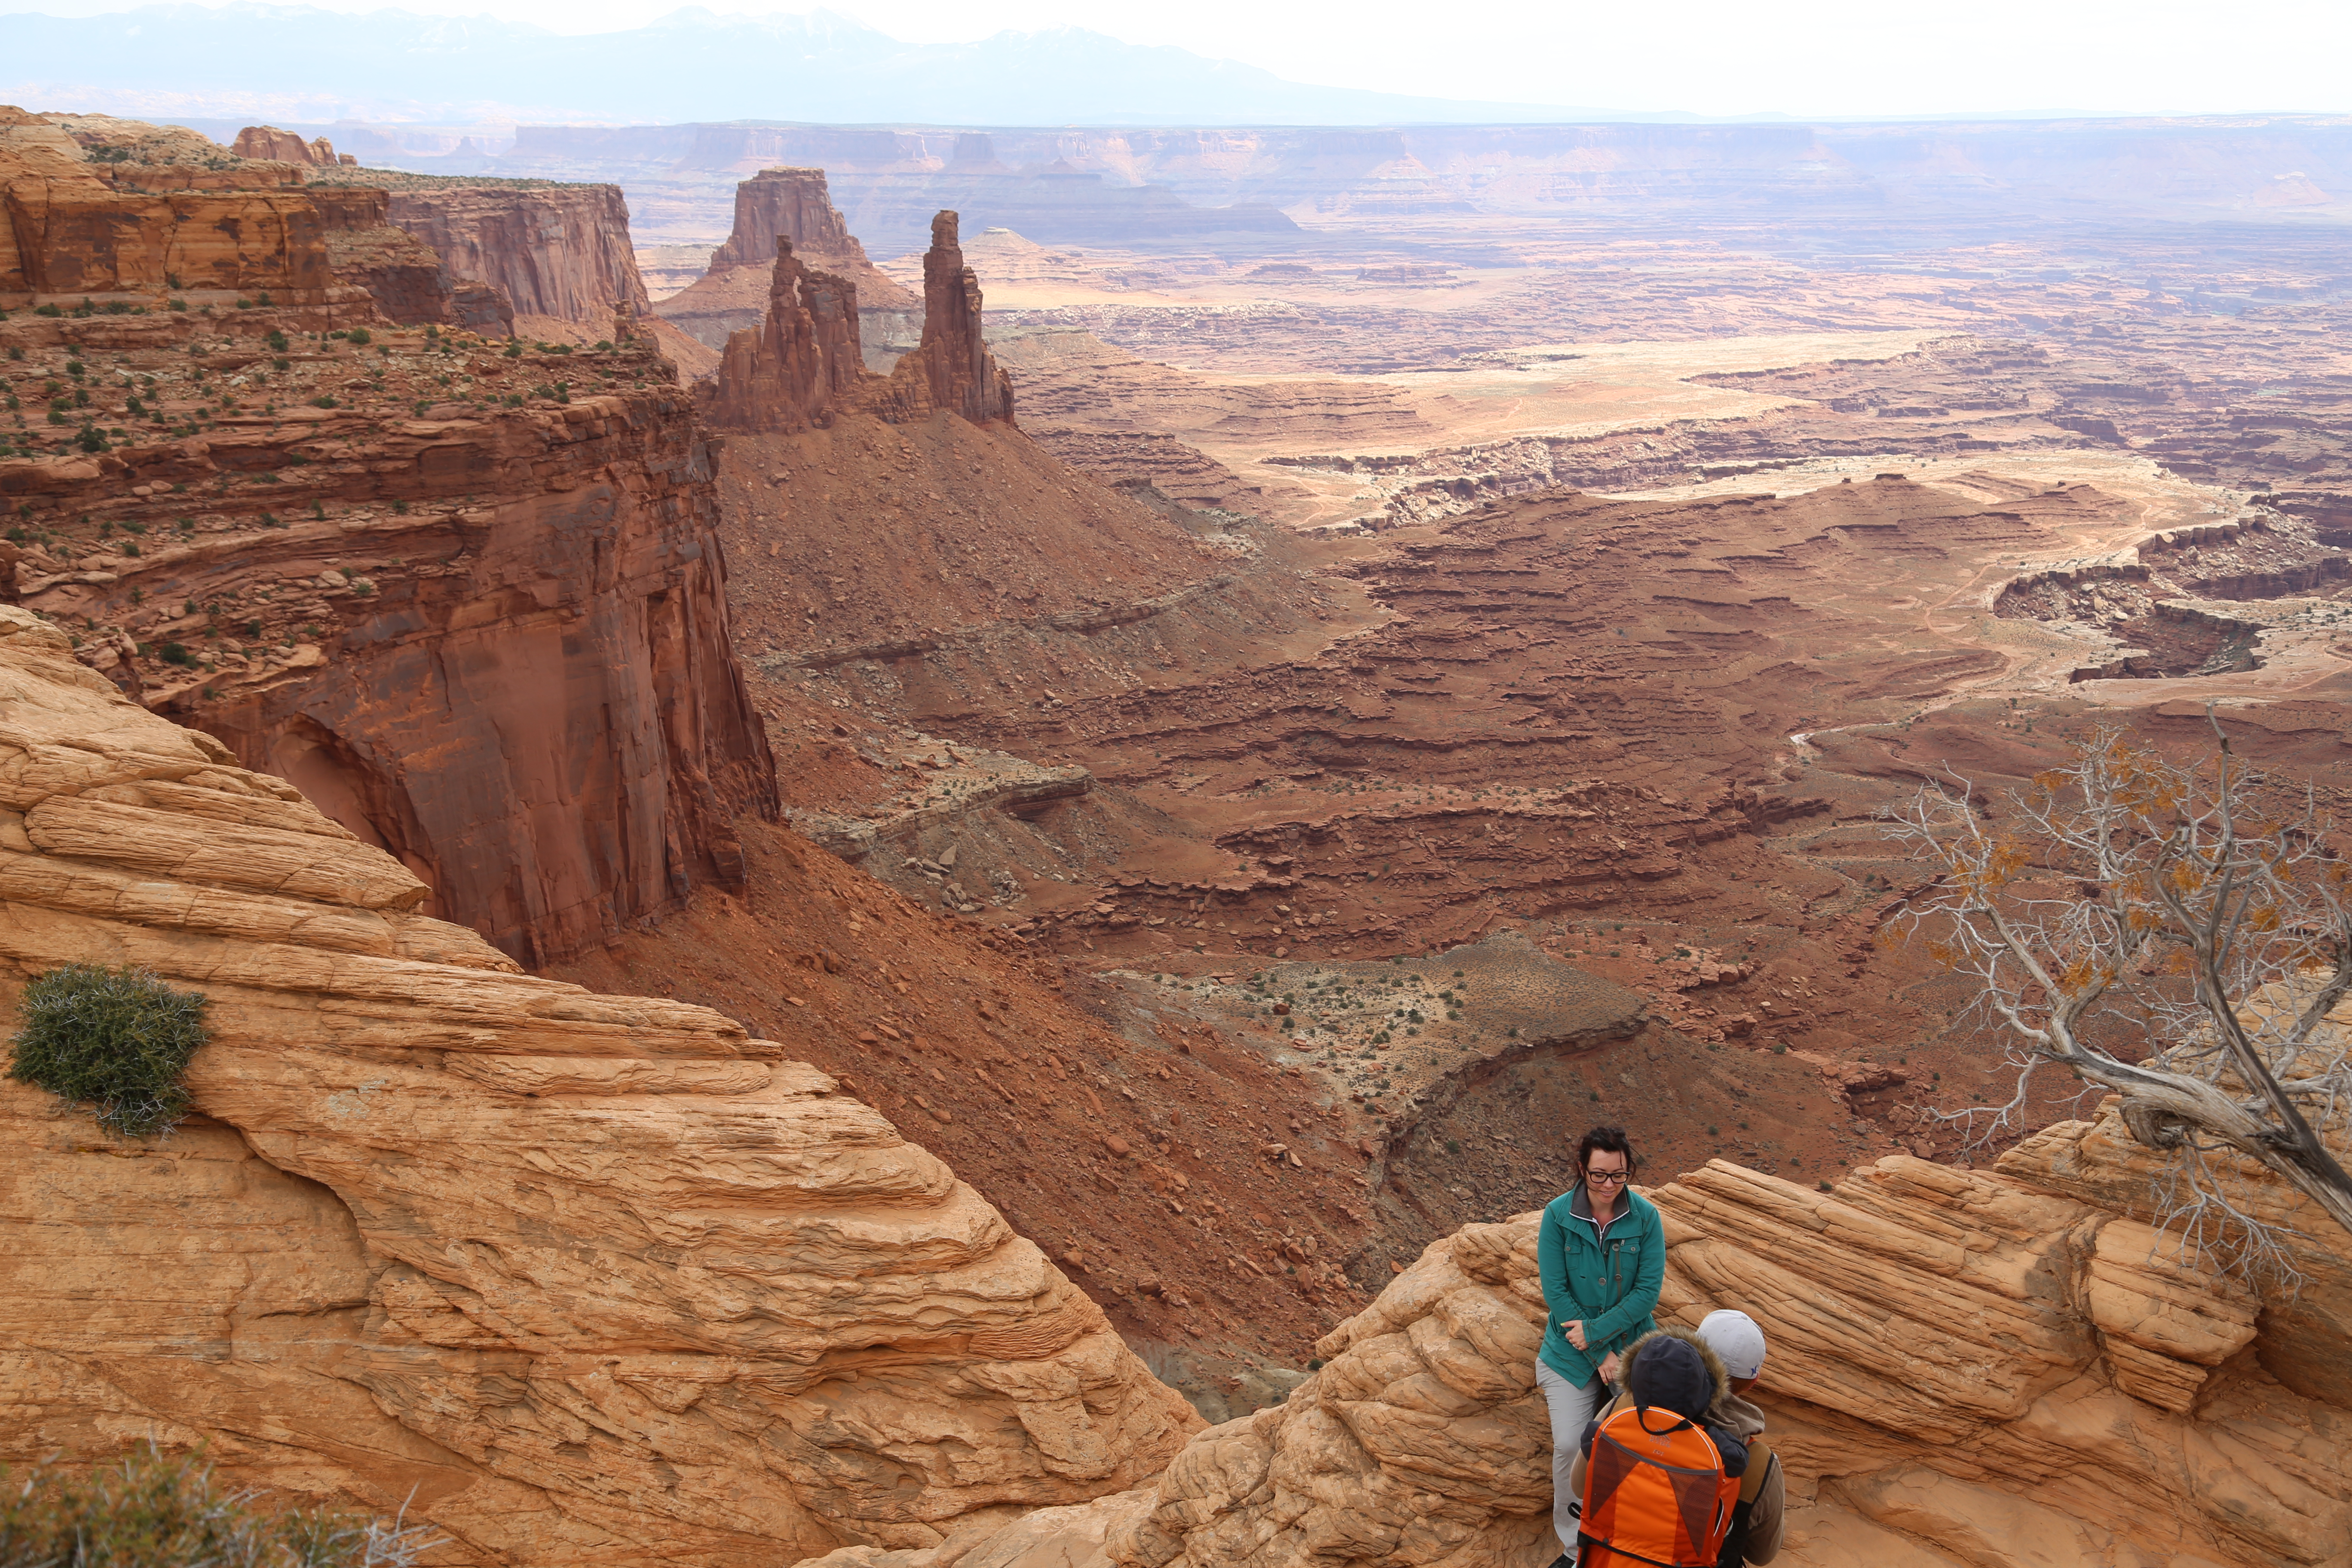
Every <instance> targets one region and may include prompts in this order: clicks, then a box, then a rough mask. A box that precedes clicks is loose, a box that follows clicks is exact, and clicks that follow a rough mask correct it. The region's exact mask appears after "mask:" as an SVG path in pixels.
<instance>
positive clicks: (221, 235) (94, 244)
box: [0, 105, 363, 310]
mask: <svg viewBox="0 0 2352 1568" xmlns="http://www.w3.org/2000/svg"><path fill="white" fill-rule="evenodd" d="M142 129H152V128H142ZM183 134H184V135H190V136H191V137H192V139H193V140H195V141H202V139H201V138H193V136H192V133H185V132H184V133H183ZM205 145H206V146H210V143H209V142H206V143H205ZM217 151H218V149H215V152H217ZM89 152H90V149H89V147H87V146H86V144H85V142H83V141H82V140H80V139H78V138H77V136H76V135H75V133H74V132H72V131H71V130H69V129H68V128H67V127H66V126H64V125H61V124H59V123H58V122H57V121H56V120H55V119H53V118H52V117H49V116H44V115H34V114H27V113H26V112H25V111H24V110H19V109H13V108H9V107H7V106H5V105H0V187H5V223H0V310H14V309H19V308H22V307H23V306H26V305H29V304H32V303H34V302H35V300H37V299H46V298H47V297H48V296H53V295H55V296H70V297H73V298H75V299H76V300H78V299H79V296H81V295H84V294H91V295H96V294H110V293H115V292H121V291H129V292H133V293H138V294H142V295H160V294H162V293H163V291H164V290H166V289H181V288H185V289H218V290H226V291H234V292H237V293H243V292H247V291H259V290H265V289H266V290H269V291H271V292H272V293H273V294H278V295H282V296H284V297H285V298H286V300H287V302H288V303H289V304H291V303H297V302H299V303H302V304H307V305H321V304H326V303H329V302H330V300H331V294H332V291H333V290H334V289H336V288H337V286H338V280H337V279H336V278H335V277H334V275H333V272H332V270H331V268H330V266H329V261H328V256H327V250H326V247H325V245H324V243H323V240H322V236H323V233H324V229H325V222H324V219H323V218H322V216H321V215H320V212H319V210H318V207H317V206H316V205H315V204H313V203H312V202H311V201H310V199H309V198H308V197H307V196H305V195H303V194H302V193H301V192H300V191H299V189H296V188H294V187H295V186H296V185H298V184H299V181H300V178H301V174H300V171H299V170H296V169H293V168H289V167H288V166H286V165H283V164H278V163H263V164H247V165H244V166H243V167H239V168H232V169H226V170H219V169H212V168H207V167H205V165H204V164H203V163H197V162H195V161H194V160H193V159H192V158H189V159H182V160H177V161H173V162H168V163H129V162H125V163H105V162H94V161H92V159H91V158H90V156H89ZM341 298H342V299H348V298H349V295H348V294H345V295H343V296H341ZM362 298H363V296H362ZM159 303H160V301H159Z"/></svg>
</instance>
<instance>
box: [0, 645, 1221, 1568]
mask: <svg viewBox="0 0 2352 1568" xmlns="http://www.w3.org/2000/svg"><path fill="white" fill-rule="evenodd" d="M0 777H5V792H6V795H7V798H8V803H9V810H10V813H11V815H10V816H8V817H6V818H5V820H0V845H4V846H5V847H0V887H5V904H0V963H5V966H6V973H7V975H8V977H9V978H10V979H11V980H12V981H16V982H21V980H22V979H23V978H25V977H26V976H29V975H31V974H33V973H39V972H41V971H43V970H46V969H47V968H50V967H52V966H53V965H55V964H58V963H67V962H85V963H108V964H114V963H135V964H139V965H142V966H143V967H146V968H148V969H151V970H152V971H154V972H155V973H157V974H159V975H160V976H162V977H163V979H165V980H166V981H167V982H169V983H171V984H175V985H179V986H184V987H189V988H193V989H197V990H201V991H203V992H204V993H205V994H206V995H207V996H208V997H209V998H210V999H211V1000H210V1006H209V1007H208V1009H207V1018H208V1020H209V1023H210V1025H211V1026H212V1029H213V1041H212V1043H211V1044H210V1045H208V1046H207V1047H205V1049H204V1050H202V1051H201V1052H199V1053H198V1055H197V1056H196V1058H195V1059H194V1062H193V1064H192V1065H191V1068H190V1070H189V1074H188V1081H189V1084H190V1087H191V1089H193V1090H194V1097H195V1104H196V1107H197V1110H198V1111H199V1112H200V1114H199V1115H198V1116H196V1117H194V1119H192V1120H191V1121H190V1122H189V1123H188V1124H186V1125H185V1126H184V1127H183V1128H182V1129H180V1130H179V1131H176V1132H174V1133H173V1134H172V1135H171V1136H168V1137H165V1138H162V1139H159V1140H154V1141H151V1142H146V1143H124V1142H113V1141H110V1140H108V1139H106V1138H104V1137H103V1136H101V1135H100V1133H99V1132H98V1131H96V1129H95V1128H94V1127H93V1126H92V1124H91V1123H90V1121H89V1117H88V1115H87V1113H86V1112H83V1111H80V1110H75V1109H73V1108H70V1107H67V1106H64V1105H62V1104H60V1103H59V1102H57V1101H55V1100H52V1099H51V1098H50V1097H49V1096H47V1095H46V1094H43V1093H41V1092H39V1091H37V1090H35V1089H31V1088H29V1087H27V1086H25V1085H22V1084H16V1083H7V1084H5V1085H0V1149H5V1157H0V1235H4V1236H5V1247H0V1389H5V1394H0V1458H5V1460H7V1461H9V1462H12V1463H13V1462H18V1461H22V1460H26V1459H31V1458H37V1457H44V1456H47V1455H50V1454H57V1455H59V1456H62V1457H64V1458H67V1459H68V1460H74V1461H86V1460H95V1459H99V1458H104V1457H106V1456H108V1455H110V1454H112V1453H114V1452H116V1451H118V1450H119V1449H120V1448H121V1447H122V1446H123V1445H124V1444H126V1443H128V1442H131V1441H133V1440H136V1439H138V1438H140V1437H142V1436H148V1435H151V1434H152V1435H153V1436H155V1437H156V1438H157V1439H158V1440H159V1441H161V1442H163V1443H164V1444H165V1445H167V1446H170V1447H184V1446H192V1445H194V1444H196V1443H199V1442H202V1443H205V1444H208V1445H209V1446H210V1451H211V1453H212V1455H213V1456H214V1458H215V1459H216V1460H217V1461H218V1462H219V1463H220V1464H221V1465H222V1467H223V1468H225V1469H226V1471H227V1472H228V1474H230V1475H231V1476H233V1477H234V1478H235V1479H237V1480H239V1481H241V1482H248V1483H257V1484H264V1485H268V1486H272V1487H276V1488H279V1489H284V1490H286V1491H288V1492H290V1493H293V1494H297V1495H305V1496H310V1497H323V1498H332V1499H336V1500H341V1501H344V1502H346V1503H352V1504H356V1505H358V1506H361V1507H365V1508H369V1509H373V1510H383V1511H391V1510H395V1509H398V1508H400V1507H402V1506H403V1504H404V1503H405V1504H406V1505H407V1507H408V1510H409V1516H410V1518H411V1519H412V1520H413V1521H421V1522H424V1523H425V1524H428V1525H429V1526H430V1527H432V1528H433V1529H434V1530H436V1531H439V1532H441V1533H442V1534H444V1535H446V1537H447V1538H448V1543H447V1545H446V1547H445V1548H443V1549H442V1552H441V1553H440V1554H441V1556H442V1557H443V1558H445V1559H446V1560H447V1561H450V1562H467V1563H517V1564H521V1563H549V1562H556V1561H572V1560H588V1559H593V1560H595V1561H598V1562H603V1563H654V1562H662V1563H709V1564H730V1565H732V1564H741V1565H743V1568H751V1565H752V1564H754V1563H757V1564H761V1565H766V1564H772V1563H779V1562H784V1563H790V1562H794V1561H797V1560H799V1559H801V1558H803V1557H807V1556H812V1555H816V1554H820V1553H823V1552H829V1551H831V1550H833V1549H835V1548H836V1547H840V1546H844V1545H858V1544H862V1545H867V1546H871V1547H874V1548H877V1549H890V1550H900V1551H907V1550H921V1549H929V1548H932V1547H936V1546H938V1545H939V1544H940V1543H941V1542H945V1541H946V1540H948V1539H949V1538H950V1536H951V1535H952V1534H954V1533H955V1532H956V1531H958V1530H959V1529H960V1528H963V1521H966V1520H967V1519H970V1520H971V1521H974V1522H986V1523H990V1524H993V1523H995V1522H999V1521H1001V1519H1002V1518H1003V1516H1005V1515H1007V1514H1010V1513H1013V1512H1015V1511H1022V1510H1031V1509H1036V1508H1054V1507H1059V1506H1064V1505H1073V1504H1079V1503H1083V1502H1086V1501H1087V1500H1091V1499H1093V1498H1095V1497H1097V1496H1099V1495H1102V1494H1105V1493H1118V1492H1120V1491H1121V1490H1122V1489H1129V1488H1132V1487H1133V1486H1135V1485H1136V1484H1137V1483H1138V1482H1139V1481H1140V1480H1141V1479H1144V1478H1146V1477H1148V1476H1150V1474H1152V1473H1153V1472H1155V1471H1156V1470H1158V1469H1159V1468H1160V1466H1161V1465H1162V1464H1163V1463H1164V1462H1165V1461H1166V1459H1167V1458H1168V1456H1169V1455H1171V1453H1173V1452H1174V1451H1175V1449H1176V1447H1177V1446H1178V1445H1179V1444H1180V1443H1181V1441H1182V1439H1183V1437H1184V1436H1186V1435H1187V1434H1188V1433H1189V1432H1190V1431H1191V1430H1192V1429H1194V1428H1195V1427H1197V1426H1199V1420H1198V1417H1196V1416H1194V1415H1192V1412H1191V1411H1190V1409H1189V1408H1188V1407H1186V1406H1185V1405H1184V1404H1183V1403H1182V1401H1181V1399H1180V1398H1178V1396H1177V1395H1176V1394H1174V1393H1173V1392H1172V1391H1171V1390H1169V1389H1167V1388H1165V1387H1163V1386H1162V1385H1160V1384H1159V1383H1157V1382H1156V1381H1155V1380H1153V1379H1152V1378H1151V1376H1150V1374H1149V1373H1148V1372H1146V1370H1145V1369H1144V1367H1143V1365H1142V1363H1140V1362H1139V1361H1138V1360H1137V1359H1136V1358H1135V1357H1134V1356H1133V1355H1132V1354H1130V1353H1129V1352H1128V1351H1127V1349H1126V1348H1125V1346H1124V1345H1123V1344H1122V1343H1121V1342H1119V1340H1118V1336H1117V1335H1116V1334H1115V1333H1113V1332H1112V1331H1111V1330H1110V1328H1109V1326H1108V1323H1107V1322H1106V1321H1105V1320H1104V1318H1103V1316H1102V1313H1101V1311H1100V1310H1099V1309H1097V1307H1096V1306H1095V1305H1094V1304H1093V1303H1092V1302H1090V1301H1089V1300H1087V1298H1086V1297H1085V1296H1084V1295H1082V1294H1081V1293H1079V1292H1078V1291H1077V1290H1076V1289H1075V1288H1073V1287H1072V1286H1071V1285H1070V1283H1069V1282H1068V1281H1067V1280H1066V1279H1064V1278H1063V1277H1062V1276H1061V1274H1060V1273H1059V1272H1058V1271H1057V1270H1056V1269H1055V1268H1054V1267H1053V1266H1052V1265H1051V1264H1050V1263H1048V1262H1047V1261H1046V1259H1045V1256H1044V1255H1043V1254H1042V1253H1041V1252H1040V1251H1039V1250H1038V1249H1037V1248H1036V1247H1034V1246H1033V1245H1032V1244H1031V1243H1029V1242H1028V1241H1026V1240H1025V1239H1024V1238H1022V1237H1018V1236H1016V1235H1014V1234H1013V1231H1012V1229H1011V1228H1010V1227H1009V1226H1007V1225H1006V1224H1005V1222H1004V1220H1003V1217H1002V1216H1001V1215H998V1214H997V1212H996V1211H995V1210H994V1209H993V1208H992V1207H991V1206H990V1205H988V1204H987V1203H986V1202H985V1201H983V1200H982V1198H981V1197H980V1196H979V1195H978V1194H975V1193H974V1192H973V1191H972V1190H971V1188H970V1187H968V1186H966V1185H964V1184H962V1183H961V1182H959V1181H958V1180H957V1179H956V1177H955V1174H954V1173H952V1172H951V1171H950V1170H949V1169H948V1168H947V1167H946V1166H945V1165H944V1164H942V1163H940V1161H939V1160H938V1159H936V1158H934V1157H933V1156H932V1155H931V1154H929V1152H926V1151H924V1150H923V1149H921V1148H919V1147H917V1146H916V1145H914V1144H911V1143H909V1142H906V1141H905V1140H904V1139H903V1138H901V1137H900V1136H899V1134H898V1131H897V1130H896V1129H895V1128H894V1127H892V1126H891V1125H890V1123H889V1122H888V1121H886V1120H885V1119H884V1118H883V1117H882V1116H881V1115H880V1114H879V1113H878V1112H877V1111H876V1110H872V1109H871V1108H870V1107H867V1106H866V1105H863V1104H860V1103H859V1102H857V1101H856V1100H852V1099H850V1098H848V1097H847V1096H846V1095H845V1094H843V1093H842V1092H841V1091H840V1089H839V1087H838V1085H837V1084H836V1083H835V1081H834V1080H833V1079H831V1078H830V1077H828V1076H827V1075H825V1074H824V1073H822V1072H819V1071H817V1070H816V1069H814V1068H810V1067H807V1066H805V1065H803V1064H799V1063H793V1062H788V1061H784V1060H782V1059H781V1058H782V1050H781V1048H780V1047H775V1046H773V1045H772V1044H769V1043H768V1042H765V1041H761V1040H758V1039H755V1038H753V1037H751V1036H749V1035H748V1034H747V1033H746V1032H745V1031H744V1029H743V1028H742V1027H741V1026H740V1025H737V1024H736V1023H734V1022H733V1021H731V1020H730V1019H728V1018H725V1017H722V1016H719V1015H718V1014H715V1013H712V1012H709V1011H708V1010H706V1009H703V1008H700V1007H696V1006H691V1005H686V1004H683V1003H677V1002H669V1001H664V1000H660V999H657V998H649V997H625V996H605V995H599V994H594V993H591V992H588V991H585V990H583V989H582V988H580V987H578V986H574V985H570V984H562V983H559V982H553V981H547V980H541V979H536V978H533V977H530V976H528V975H524V974H522V973H518V972H516V969H515V966H514V964H513V963H511V961H509V960H508V959H506V958H505V957H504V956H503V955H501V954H499V952H497V951H496V950H495V949H493V948H491V947H490V946H489V945H488V943H487V942H483V941H482V940H481V939H480V938H478V937H477V936H474V935H473V934H472V933H470V932H467V931H463V930H460V929H458V928H456V927H452V926H446V925H444V924H442V923H441V922H439V921H432V920H430V919H428V918H426V917H424V916H421V915H417V914H415V913H413V912H410V910H409V909H408V908H406V907H405V906H406V905H408V904H413V902H414V901H415V900H414V897H413V891H412V889H413V885H414V879H413V878H410V877H409V875H408V873H407V872H406V871H405V870H404V869H403V868H401V867H400V866H399V865H398V863H397V862H394V860H392V858H390V857H389V856H387V855H384V854H383V853H382V852H381V851H378V850H375V849H373V848H371V847H366V846H363V845H361V844H359V843H358V842H357V841H356V840H354V839H353V838H352V837H351V836H350V835H348V834H347V833H345V832H343V831H342V830H341V829H340V828H338V827H336V826H334V825H333V824H331V823H330V822H329V821H328V820H327V819H326V818H325V817H324V816H321V815H320V814H319V813H318V812H316V811H315V810H314V809H313V808H311V807H310V805H308V804H307V803H305V802H304V801H303V800H302V799H301V798H300V796H299V795H297V794H296V793H295V792H294V791H293V790H291V789H290V788H289V786H288V785H286V784H284V783H282V782H281V781H278V780H276V779H271V778H268V777H266V776H264V775H260V774H257V773H248V772H247V771H245V770H243V769H241V768H238V767H236V766H235V765H234V764H233V763H231V762H230V760H229V758H228V756H227V753H226V750H225V749H224V748H223V747H222V746H221V745H220V744H219V743H218V742H215V741H213V740H211V739H210V738H209V737H206V736H205V735H203V734H200V733H198V732H196V731H187V730H183V729H179V728H177V727H175V726H173V724H171V723H170V722H168V721H165V720H163V719H162V718H159V717H157V716H155V715H152V714H151V713H148V712H146V711H145V710H142V709H141V708H140V707H139V706H138V705H136V704H135V703H133V702H131V700H129V699H127V698H125V697H123V696H122V695H121V694H120V693H119V692H118V691H117V690H116V689H115V687H114V686H113V684H112V683H111V682H110V681H108V680H107V679H105V678H104V677H102V676H100V675H99V674H97V673H96V672H94V671H91V670H89V669H88V668H84V667H83V666H81V665H79V664H78V663H77V662H75V661H74V659H73V658H72V656H71V650H70V649H69V647H68V644H67V640H66V638H65V637H64V636H63V634H61V633H59V632H58V631H56V630H54V629H53V628H51V627H50V626H47V625H46V624H45V623H43V622H42V621H40V620H39V619H38V618H37V617H36V616H33V615H31V614H29V613H28V612H26V611H23V610H19V609H16V608H14V607H0ZM101 822H102V823H105V824H110V825H112V826H113V827H114V832H113V834H112V836H111V837H108V836H106V835H103V834H100V833H97V832H95V831H93V830H90V829H89V825H90V824H93V823H101ZM45 824H66V825H74V826H75V830H74V831H71V832H68V831H65V830H63V829H58V830H57V831H51V830H49V829H48V828H47V827H45V826H44V825H45ZM232 841H233V842H235V843H236V844H237V845H239V846H241V849H240V852H239V853H236V854H223V853H217V852H207V846H219V845H223V844H228V843H231V842H232ZM257 868H258V869H257ZM968 1532H969V1531H967V1533H968Z"/></svg>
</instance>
